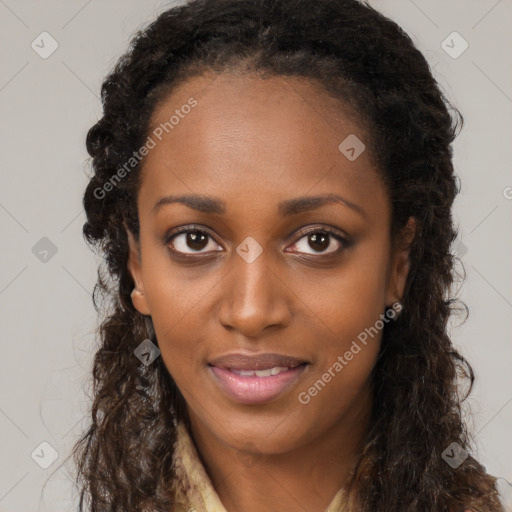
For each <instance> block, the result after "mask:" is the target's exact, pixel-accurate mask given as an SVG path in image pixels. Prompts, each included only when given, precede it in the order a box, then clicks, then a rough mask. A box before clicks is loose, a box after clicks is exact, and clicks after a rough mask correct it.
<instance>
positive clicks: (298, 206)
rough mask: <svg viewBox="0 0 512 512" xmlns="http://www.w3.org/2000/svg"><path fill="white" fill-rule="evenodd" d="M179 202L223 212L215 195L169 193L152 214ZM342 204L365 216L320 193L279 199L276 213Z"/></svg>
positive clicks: (337, 198) (348, 203)
mask: <svg viewBox="0 0 512 512" xmlns="http://www.w3.org/2000/svg"><path fill="white" fill-rule="evenodd" d="M173 203H180V204H184V205H185V206H188V207H189V208H192V209H194V210H197V211H199V212H202V213H213V214H220V215H222V214H224V213H226V204H225V203H224V202H223V201H222V200H220V199H217V198H215V197H211V196H204V195H181V196H176V195H170V196H164V197H161V198H160V199H159V200H158V201H157V202H156V203H155V205H154V206H153V210H152V211H153V214H156V213H157V211H158V210H160V209H161V208H162V207H163V206H165V205H168V204H173ZM335 203H339V204H343V205H345V206H348V207H349V208H351V209H352V210H354V211H356V212H358V213H359V214H360V215H361V216H363V217H366V212H365V211H364V210H363V209H362V208H361V207H360V206H359V205H357V204H355V203H353V202H352V201H349V200H347V199H345V198H343V197H341V196H339V195H336V194H322V195H318V196H302V197H297V198H295V199H287V200H285V201H281V202H280V203H279V204H278V205H277V208H278V213H279V214H280V215H281V216H282V217H289V216H292V215H297V214H299V213H302V212H306V211H311V210H316V209H317V208H320V207H322V206H325V205H327V204H335Z"/></svg>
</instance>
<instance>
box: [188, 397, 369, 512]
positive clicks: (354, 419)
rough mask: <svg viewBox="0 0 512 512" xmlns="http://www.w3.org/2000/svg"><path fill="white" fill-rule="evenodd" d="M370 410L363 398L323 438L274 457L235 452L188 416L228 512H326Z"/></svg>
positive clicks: (343, 481)
mask: <svg viewBox="0 0 512 512" xmlns="http://www.w3.org/2000/svg"><path fill="white" fill-rule="evenodd" d="M370 404H371V399H370V395H369V393H368V392H365V397H364V398H363V397H360V399H358V400H355V401H354V405H353V408H352V409H351V410H348V411H346V413H345V414H344V416H343V417H342V418H340V419H339V421H337V422H336V423H334V424H333V425H332V426H331V427H330V428H328V429H327V430H326V431H323V432H322V433H321V435H319V436H318V437H316V438H314V439H313V440H311V441H310V442H308V443H307V444H302V445H298V446H297V447H296V448H294V449H293V450H291V451H288V452H286V453H278V454H276V453H260V452H258V451H257V450H254V449H253V450H251V449H250V446H244V447H243V448H244V449H241V450H237V449H235V448H233V447H231V446H230V445H228V444H227V443H226V442H225V441H223V440H221V439H219V438H218V437H217V436H215V435H214V434H213V433H212V431H211V430H210V429H209V428H208V426H207V425H205V423H204V422H202V420H201V419H200V418H199V417H198V416H196V415H195V414H194V412H193V411H192V410H190V409H189V411H188V412H189V416H190V428H191V433H192V437H193V439H194V442H195V445H196V448H197V451H198V453H199V456H200V458H201V459H202V462H203V464H204V466H205V469H206V472H207V473H208V475H209V476H210V479H211V481H212V483H213V486H214V488H215V490H216V491H217V494H218V495H219V498H220V500H221V501H222V503H223V505H224V507H225V508H226V510H227V512H236V511H240V510H243V511H244V512H261V510H265V511H268V512H274V511H275V512H281V511H282V510H283V509H285V510H287V511H289V512H304V510H308V511H310V512H324V511H325V509H326V508H327V507H328V506H329V504H330V503H331V501H332V500H333V498H334V497H335V495H336V493H337V492H338V491H339V490H340V489H343V488H345V487H346V485H347V484H348V481H349V480H350V477H351V476H352V472H353V469H354V467H355V465H356V463H357V460H358V459H359V456H360V453H361V449H362V442H363V440H364V436H365V433H366V431H367V428H368V422H369V416H370ZM297 421H300V418H298V419H297Z"/></svg>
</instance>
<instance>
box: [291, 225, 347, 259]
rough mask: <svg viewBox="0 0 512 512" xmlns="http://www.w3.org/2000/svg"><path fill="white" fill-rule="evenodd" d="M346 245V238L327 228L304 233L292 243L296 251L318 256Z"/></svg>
mask: <svg viewBox="0 0 512 512" xmlns="http://www.w3.org/2000/svg"><path fill="white" fill-rule="evenodd" d="M346 245H347V242H346V240H345V239H344V238H343V237H342V236H341V235H338V234H337V233H334V232H332V231H330V230H329V229H325V228H323V229H317V230H315V231H310V232H309V233H306V234H305V235H304V236H302V238H300V239H299V240H298V241H297V242H295V243H294V245H293V247H294V248H295V250H297V251H298V252H302V253H305V254H310V255H315V254H318V255H320V256H322V255H326V254H334V253H336V252H340V251H341V249H342V248H344V247H345V246H346Z"/></svg>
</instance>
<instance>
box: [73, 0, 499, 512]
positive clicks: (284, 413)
mask: <svg viewBox="0 0 512 512" xmlns="http://www.w3.org/2000/svg"><path fill="white" fill-rule="evenodd" d="M102 100H103V110H104V112H103V117H102V118H101V119H100V120H99V121H98V122H97V123H96V124H95V125H94V126H93V127H92V128H91V129H90V131H89V133H88V136H87V149H88V152H89V154H90V155H91V157H92V164H93V169H94V174H93V175H92V177H91V179H90V182H89V184H88V187H87V190H86V192H85V196H84V206H85V210H86V214H87V222H86V224H85V225H84V235H85V237H86V239H87V240H88V242H89V243H91V244H93V245H97V246H98V247H99V248H100V249H101V251H102V254H103V258H104V261H105V263H106V266H105V267H104V268H103V269H102V270H101V271H100V273H99V280H98V284H97V286H96V294H95V299H96V300H95V303H96V304H97V305H98V300H97V299H98V296H99V295H101V294H103V295H104V299H106V301H107V305H108V306H109V307H107V308H106V309H105V318H104V320H103V323H102V324H101V328H100V336H101V342H102V344H101V346H100V348H99V349H98V351H97V353H96V356H95V360H94V383H95V386H94V402H93V407H92V424H91V426H90V429H89V431H88V432H87V433H86V434H85V435H84V436H83V438H82V440H81V441H80V442H79V443H77V446H76V460H77V462H78V466H79V477H80V479H81V484H82V492H81V503H80V510H84V509H85V508H84V507H85V506H86V503H89V509H90V510H92V511H114V510H119V511H120V510H122V511H142V510H143V511H171V510H172V511H192V510H198V511H200V510H204V511H207V512H213V511H215V512H235V511H239V510H244V511H245V512H252V511H261V510H265V511H278V510H279V511H283V510H286V511H303V510H307V511H318V512H320V511H324V510H327V511H329V512H334V511H396V510H400V511H436V512H440V511H450V512H455V511H464V510H467V509H471V510H475V511H499V510H502V508H501V506H500V504H499V502H498V497H497V493H496V490H495V479H494V478H493V477H492V476H490V475H488V474H487V473H486V471H485V468H484V467H483V466H482V465H481V464H479V463H478V462H477V461H476V460H475V459H474V458H472V457H471V456H470V455H469V450H470V446H469V439H468V434H467V431H466V427H465V425H464V423H463V421H462V419H461V411H460V404H461V401H462V398H463V397H461V396H460V393H459V392H458V389H457V386H456V378H457V376H459V377H461V378H465V379H467V380H469V381H470V384H472V382H473V373H472V370H471V367H470V365H469V364H468V363H467V362H466V361H465V360H464V358H463V357H462V356H461V355H460V354H459V353H458V352H457V351H456V350H455V348H454V346H453V345H452V343H451V340H450V338H449V336H448V334H447V321H448V318H449V316H450V314H451V313H452V311H453V310H454V308H455V307H456V306H457V301H456V300H455V299H454V298H453V297H451V295H450V291H451V285H452V281H453V266H454V257H453V256H452V254H451V253H450V245H451V243H452V241H453V240H454V239H455V236H456V231H455V229H454V226H453V223H452V217H451V208H452V203H453V200H454V197H455V195H456V194H457V192H458V189H457V182H456V177H455V175H454V171H453V165H452V148H451V143H452V142H453V140H454V138H455V137H456V132H457V127H458V126H459V125H458V124H457V123H456V122H454V120H453V119H452V118H451V116H450V114H449V111H448V108H447V107H448V106H449V103H448V102H447V100H446V99H445V98H444V96H443V94H442V93H441V91H440V90H439V88H438V85H437V83H436V81H435V80H434V78H433V77H432V74H431V72H430V69H429V66H428V64H427V62H426V61H425V59H424V57H423V56H422V55H421V53H420V52H419V51H418V50H417V49H416V48H415V47H414V45H413V43H412V41H411V40H410V38H409V37H408V36H407V35H406V34H405V33H404V32H403V31H402V30H401V29H400V28H399V27H398V26H397V25H396V24H395V23H394V22H392V21H390V20H389V19H387V18H385V17H384V16H383V15H381V14H380V13H378V12H377V11H375V10H374V9H372V8H371V7H370V6H368V5H366V4H363V3H360V2H358V1H356V0H321V1H305V0H280V1H268V0H256V1H240V0H202V1H199V0H196V1H192V2H189V3H188V4H186V5H183V6H180V7H175V8H172V9H169V10H167V11H166V12H164V13H162V14H161V15H160V16H159V17H158V18H157V19H156V20H155V21H154V22H153V23H152V24H151V25H149V26H148V27H147V28H145V29H144V30H141V31H140V32H139V33H138V34H137V35H136V37H135V38H134V40H133V41H132V43H131V46H130V49H129V51H128V52H127V53H126V54H125V55H124V56H123V57H122V58H121V59H120V60H119V62H118V63H117V65H116V67H115V69H114V70H113V71H112V72H111V74H110V75H109V76H108V77H107V79H106V80H105V82H104V84H103V87H102ZM455 112H456V113H458V112H457V111H456V110H455ZM459 117H460V121H462V117H461V116H460V115H459ZM98 309H99V305H98Z"/></svg>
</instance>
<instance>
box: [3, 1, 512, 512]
mask: <svg viewBox="0 0 512 512" xmlns="http://www.w3.org/2000/svg"><path fill="white" fill-rule="evenodd" d="M371 4H372V5H373V6H374V7H376V8H378V9H379V10H381V12H383V13H384V14H386V15H387V16H389V17H391V18H392V19H393V20H395V21H396V22H398V24H399V25H401V26H402V27H403V28H404V29H405V30H406V31H407V32H408V33H409V34H410V35H411V37H412V38H413V40H414V41H415V43H416V44H417V46H418V47H419V49H420V50H422V51H423V52H424V54H425V55H426V57H427V59H428V60H429V62H430V63H431V65H432V66H433V67H434V70H435V75H436V78H437V79H438V81H439V82H440V84H441V86H442V87H443V89H444V90H445V91H446V94H447V95H448V97H449V99H451V100H452V101H453V102H454V103H455V105H456V106H457V107H458V108H459V109H460V110H461V111H462V113H463V115H464V117H465V120H466V125H465V127H464V130H463V131H462V133H461V135H460V136H459V138H458V139H457V141H456V143H455V159H454V161H455V167H456V170H457V173H458V174H459V176H460V178H461V180H462V194H461V195H459V197H458V199H457V201H456V205H455V211H454V213H455V218H456V221H457V223H458V224H459V225H460V228H461V244H459V245H458V246H457V247H456V248H454V250H456V251H457V252H458V254H459V255H460V256H461V257H462V261H463V262H464V266H465V268H466V271H467V280H466V282H465V284H464V285H463V287H462V289H461V297H462V299H463V300H464V301H465V302H466V303H467V304H468V306H469V308H470V317H469V319H468V321H467V322H466V323H465V324H464V325H463V326H462V327H458V328H454V329H453V339H454V342H455V343H456V345H457V346H458V348H459V349H460V350H461V351H462V353H463V354H464V355H466V356H467V357H468V359H469V360H470V362H471V363H472V364H473V367H474V369H475V372H476V377H477V380H476V385H475V388H474V392H473V394H472V395H471V399H470V400H469V405H470V406H471V413H472V416H471V419H470V422H471V424H472V425H473V427H472V429H473V432H474V433H475V435H476V440H477V452H476V454H475V455H476V457H477V458H478V459H479V460H481V462H482V463H483V464H485V466H486V467H487V469H488V470H489V472H491V473H492V474H494V475H496V476H500V477H503V478H505V479H508V481H510V482H512V436H511V435H510V432H511V431H512V429H511V427H512V376H511V371H510V368H511V363H512V344H511V342H510V340H511V339H512V338H511V330H512V326H511V321H510V318H511V312H512V286H511V281H512V272H511V265H510V261H511V254H512V235H511V233H512V230H511V229H510V227H511V209H512V200H511V199H510V198H511V197H512V188H510V187H512V174H511V171H510V168H511V161H512V155H511V146H512V144H511V142H512V141H511V140H510V135H511V124H512V116H511V112H512V83H511V68H512V59H511V55H510V53H511V52H510V48H512V32H511V31H510V23H511V21H512V1H511V0H471V1H469V0H467V1H462V0H450V1H447V0H435V1H433V0H429V1H427V0H414V1H413V0H385V1H383V0H380V1H377V0H374V1H372V2H371ZM170 5H171V4H170V3H169V2H163V1H159V0H151V1H142V0H123V1H121V0H89V1H85V0H72V1H69V0H68V1H63V0H59V1H57V0H52V1H45V2H36V1H35V0H30V1H29V0H17V1H16V0H0V52H1V63H2V65H1V69H0V115H1V118H0V119H1V124H0V130H1V132H0V165H1V173H0V176H1V186H0V225H1V238H2V252H1V254H2V265H1V269H0V315H1V320H0V325H1V356H0V390H1V396H0V433H1V436H0V511H1V512H26V511H27V510H34V511H35V510H51V511H53V512H59V511H64V510H66V511H68V510H73V509H74V508H75V506H74V505H73V500H74V498H73V488H72V484H71V481H70V479H69V474H70V473H71V472H72V471H73V465H72V463H71V462H68V463H65V458H66V456H67V455H69V450H70V448H71V446H72V444H73V443H74V442H75V441H76V439H77V436H78V435H79V434H80V432H81V429H82V428H83V427H84V426H85V424H86V422H85V421H82V418H83V417H84V415H85V414H86V412H87V407H88V399H87V396H86V394H85V389H86V383H87V382H88V379H89V371H90V367H91V361H92V355H93V352H94V329H95V326H96V315H95V312H94V309H93V306H92V301H91V296H90V292H91V291H92V288H93V285H94V282H95V279H96V264H97V261H96V258H95V257H94V256H93V254H92V253H91V252H90V251H89V250H88V248H87V247H86V245H85V243H84V242H83V239H82V235H81V228H82V224H83V222H84V214H83V211H82V208H81V199H82V194H83V191H84V187H85V185H86V182H87V179H86V174H85V171H86V169H87V165H88V160H87V159H88V155H87V153H86V151H85V144H84V142H85V135H86V132H87V130H88V128H89V127H90V126H92V124H93V123H94V122H95V121H96V120H97V118H98V116H99V115H100V102H99V98H98V96H99V91H100V84H101V81H102V79H103V78H104V76H105V75H106V74H107V72H108V71H109V69H110V68H111V66H112V65H113V64H114V62H115V60H116V59H117V58H118V57H119V56H120V55H121V53H122V52H124V51H125V49H126V48H127V46H128V41H129V38H130V36H131V35H132V34H133V33H134V31H135V30H136V29H138V28H141V27H142V26H143V25H145V24H146V23H148V22H150V21H151V20H153V19H154V17H155V16H156V15H157V14H158V13H159V12H161V11H162V10H164V9H165V8H166V7H167V6H170ZM43 31H47V32H49V33H50V34H51V35H52V37H53V38H54V39H55V40H56V41H57V42H58V45H59V46H58V49H57V50H56V51H55V53H53V54H52V55H51V56H50V57H49V58H47V59H42V58H41V57H40V56H39V55H38V54H37V53H36V52H35V51H34V50H33V49H32V48H31V43H32V41H34V40H36V42H37V40H38V39H37V38H38V36H39V34H41V32H43ZM453 31H457V32H458V33H460V34H461V36H462V37H463V38H464V39H465V40H466V41H467V42H468V44H469V47H468V49H467V50H466V51H465V52H464V53H463V54H462V55H461V56H459V57H458V58H456V59H454V58H452V57H450V56H449V55H448V54H447V53H446V52H445V51H444V50H443V48H442V47H441V43H442V41H443V40H445V39H446V37H447V36H448V35H449V34H451V33H452V32H453ZM449 44H450V43H449ZM459 44H460V43H459V42H455V43H454V44H453V45H454V46H455V49H457V48H458V47H460V46H457V45H459ZM507 187H508V188H507ZM507 197H508V198H507ZM42 237H47V238H49V239H50V240H51V241H52V242H53V244H55V246H56V248H57V253H56V254H55V255H53V256H52V257H50V256H51V253H50V254H49V255H48V256H47V258H48V261H46V262H42V261H40V259H38V257H36V255H35V254H34V253H33V252H32V248H33V247H34V245H35V244H36V243H37V242H38V241H39V240H40V239H41V238H42ZM39 256H40V257H42V256H43V254H40V255H39ZM43 441H46V442H48V443H50V445H51V446H52V447H53V448H54V449H55V450H56V451H57V452H58V458H57V460H56V461H55V462H53V464H52V465H51V466H50V467H48V469H42V468H41V467H40V466H39V465H38V464H36V462H35V461H34V460H33V459H32V458H31V453H32V452H33V451H34V449H36V448H37V447H38V446H39V445H40V443H41V442H43ZM36 453H38V454H39V459H38V460H40V461H42V460H43V459H44V460H47V458H48V457H49V450H48V448H43V451H42V452H41V449H40V448H39V449H38V450H36ZM36 458H37V457H36ZM44 460H43V461H44ZM45 484H46V486H45V487H44V489H43V486H44V485H45ZM511 489H512V488H511Z"/></svg>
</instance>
